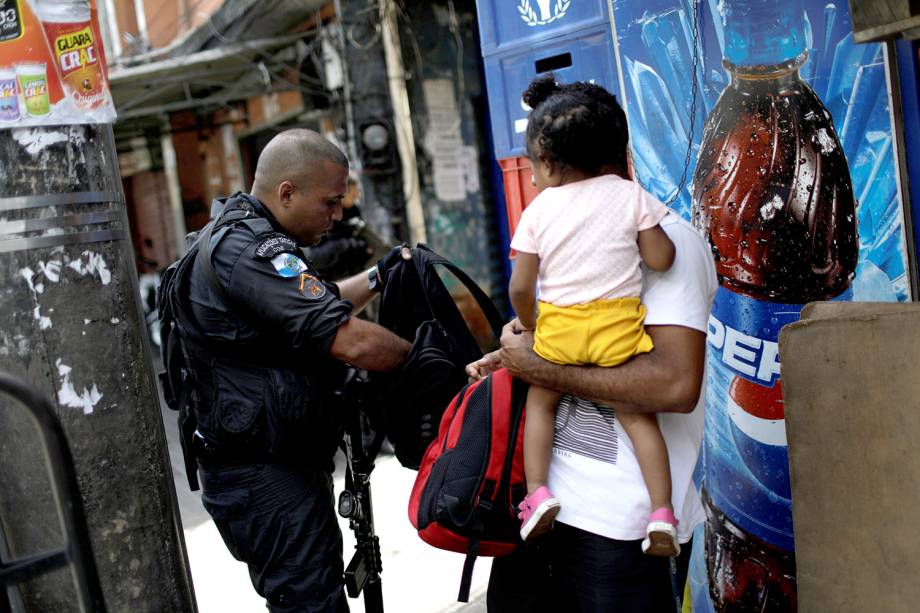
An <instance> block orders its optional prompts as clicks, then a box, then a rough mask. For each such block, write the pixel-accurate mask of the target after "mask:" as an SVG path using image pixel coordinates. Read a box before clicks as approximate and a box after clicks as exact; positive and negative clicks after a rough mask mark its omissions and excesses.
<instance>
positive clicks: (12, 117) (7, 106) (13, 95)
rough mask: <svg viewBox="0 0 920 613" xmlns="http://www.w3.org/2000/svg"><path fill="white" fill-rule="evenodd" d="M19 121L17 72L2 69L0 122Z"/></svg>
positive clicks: (0, 70) (0, 73)
mask: <svg viewBox="0 0 920 613" xmlns="http://www.w3.org/2000/svg"><path fill="white" fill-rule="evenodd" d="M18 119H19V88H18V87H17V85H16V72H15V71H13V70H9V69H0V121H16V120H18Z"/></svg>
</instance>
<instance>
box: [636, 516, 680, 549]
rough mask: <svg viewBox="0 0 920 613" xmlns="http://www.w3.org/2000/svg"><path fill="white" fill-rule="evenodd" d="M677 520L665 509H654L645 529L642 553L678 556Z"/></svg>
mask: <svg viewBox="0 0 920 613" xmlns="http://www.w3.org/2000/svg"><path fill="white" fill-rule="evenodd" d="M677 524H678V521H677V518H676V517H674V513H673V512H672V511H671V510H670V509H668V508H666V507H661V508H658V509H655V510H654V511H653V512H652V514H651V515H650V516H649V518H648V526H646V528H645V534H646V535H647V536H646V537H645V540H643V541H642V552H643V553H647V554H648V555H650V556H664V557H668V558H674V557H677V556H679V555H680V543H678V542H677Z"/></svg>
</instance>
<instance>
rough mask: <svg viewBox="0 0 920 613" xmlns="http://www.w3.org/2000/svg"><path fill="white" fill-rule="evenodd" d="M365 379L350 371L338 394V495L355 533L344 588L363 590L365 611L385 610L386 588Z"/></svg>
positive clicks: (354, 593) (341, 509) (374, 446)
mask: <svg viewBox="0 0 920 613" xmlns="http://www.w3.org/2000/svg"><path fill="white" fill-rule="evenodd" d="M363 383H364V381H363V380H362V379H361V378H360V377H359V376H358V374H357V371H356V370H351V371H350V372H349V374H348V377H347V378H346V382H345V385H344V386H343V388H342V390H340V392H339V394H340V396H341V403H340V405H339V406H340V407H341V408H342V410H343V411H345V415H346V418H345V419H346V422H345V456H346V459H347V464H346V468H345V489H344V490H342V492H341V493H340V494H339V515H341V516H342V517H344V518H346V519H348V520H349V527H350V528H351V530H352V531H353V532H354V533H355V540H356V541H357V542H356V543H355V553H354V555H353V556H352V558H351V561H350V562H349V563H348V566H347V567H346V568H345V589H346V591H347V592H348V596H349V598H357V597H358V595H359V594H361V592H362V591H363V592H364V610H365V611H366V613H383V590H382V586H381V582H380V572H381V570H382V564H381V559H380V540H379V539H378V538H377V535H376V534H375V533H374V510H373V505H372V504H371V480H370V476H371V471H373V470H374V458H376V457H377V452H378V451H379V450H380V443H381V442H382V440H381V439H382V437H380V436H378V437H377V438H376V440H374V442H372V443H371V444H370V448H368V447H367V446H366V444H365V440H366V436H365V434H366V428H365V417H364V413H363V411H362V410H361V399H360V393H359V391H358V390H359V388H360V387H361V385H362V384H363Z"/></svg>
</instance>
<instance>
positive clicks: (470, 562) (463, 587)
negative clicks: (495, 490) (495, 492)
mask: <svg viewBox="0 0 920 613" xmlns="http://www.w3.org/2000/svg"><path fill="white" fill-rule="evenodd" d="M491 510H492V503H491V502H489V501H487V500H480V501H479V503H478V504H477V505H476V508H475V509H474V510H473V515H474V517H475V519H474V520H473V527H472V528H471V529H470V536H469V541H470V544H469V546H467V548H466V559H465V560H464V561H463V573H462V574H461V575H460V593H459V594H457V601H458V602H469V601H470V587H471V586H472V584H473V566H475V565H476V558H478V557H479V541H480V539H481V537H482V532H483V529H484V522H483V515H484V514H486V513H488V512H489V511H491Z"/></svg>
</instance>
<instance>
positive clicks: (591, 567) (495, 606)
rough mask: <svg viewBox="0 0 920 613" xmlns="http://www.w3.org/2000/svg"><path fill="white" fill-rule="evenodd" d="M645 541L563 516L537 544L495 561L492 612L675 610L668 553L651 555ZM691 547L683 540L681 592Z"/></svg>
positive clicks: (679, 567) (646, 612)
mask: <svg viewBox="0 0 920 613" xmlns="http://www.w3.org/2000/svg"><path fill="white" fill-rule="evenodd" d="M641 544H642V541H618V540H614V539H610V538H606V537H603V536H599V535H597V534H593V533H591V532H587V531H585V530H580V529H578V528H573V527H572V526H567V525H565V524H561V523H559V522H557V523H556V525H555V527H554V528H553V530H552V531H551V532H550V533H549V534H547V535H546V536H544V537H542V538H541V539H540V540H539V541H537V542H536V543H535V544H534V545H533V546H527V547H525V548H521V549H520V550H518V551H517V552H516V553H514V554H512V555H510V556H508V557H504V558H495V560H494V561H493V562H492V574H491V576H490V577H489V591H488V608H489V613H518V612H521V613H524V612H527V613H543V612H549V611H574V612H578V613H608V612H609V613H675V611H676V610H677V606H676V601H675V599H674V595H673V590H672V588H671V573H670V570H669V564H668V558H662V557H658V556H649V555H645V554H644V553H642V547H641ZM690 548H691V543H687V544H686V545H681V553H680V556H679V557H678V558H677V575H678V576H677V585H678V586H679V587H678V590H679V591H680V592H681V597H683V589H684V583H685V581H686V578H687V567H688V565H689V562H690Z"/></svg>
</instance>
